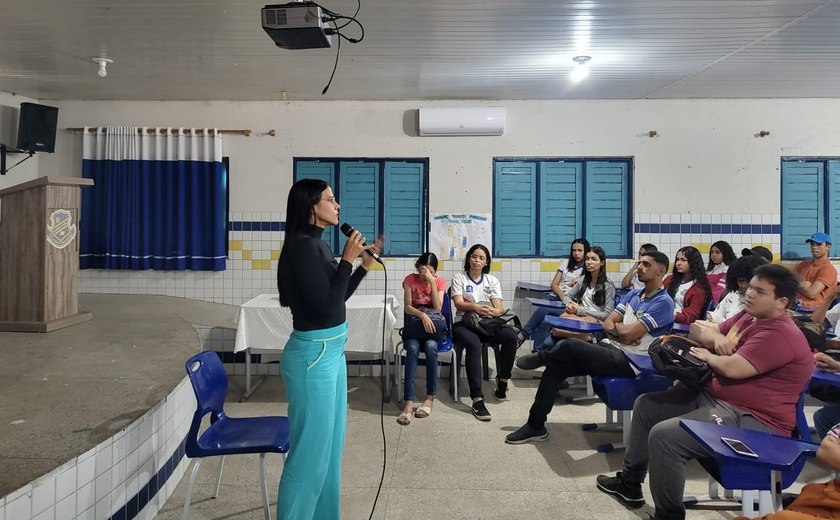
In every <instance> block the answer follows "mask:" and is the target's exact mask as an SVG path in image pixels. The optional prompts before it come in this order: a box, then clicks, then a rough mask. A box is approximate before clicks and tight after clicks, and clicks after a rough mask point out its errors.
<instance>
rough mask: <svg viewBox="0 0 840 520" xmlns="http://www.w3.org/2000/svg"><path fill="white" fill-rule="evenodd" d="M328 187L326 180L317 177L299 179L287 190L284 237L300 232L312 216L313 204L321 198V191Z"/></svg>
mask: <svg viewBox="0 0 840 520" xmlns="http://www.w3.org/2000/svg"><path fill="white" fill-rule="evenodd" d="M327 188H329V186H328V185H327V183H326V182H324V181H322V180H318V179H301V180H299V181H297V182H296V183H294V184H293V185H292V189H291V190H289V200H288V201H287V202H286V237H287V239H288V237H290V236H292V235H296V234H297V233H300V232H301V231H302V230H303V229H304V228H305V227H306V226H307V225H309V218H310V217H311V216H312V210H313V208H314V207H315V204H318V202H320V200H321V193H323V191H324V190H325V189H327Z"/></svg>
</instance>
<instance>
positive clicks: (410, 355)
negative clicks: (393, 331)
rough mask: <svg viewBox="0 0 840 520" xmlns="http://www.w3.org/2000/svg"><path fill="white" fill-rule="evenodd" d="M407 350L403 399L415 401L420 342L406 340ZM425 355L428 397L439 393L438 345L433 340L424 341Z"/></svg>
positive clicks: (404, 345) (404, 344) (417, 340)
mask: <svg viewBox="0 0 840 520" xmlns="http://www.w3.org/2000/svg"><path fill="white" fill-rule="evenodd" d="M403 347H404V348H405V389H404V390H403V399H405V400H406V401H414V397H415V396H414V380H415V379H416V374H417V359H418V357H419V356H420V340H419V339H406V340H405V341H404V342H403ZM423 353H424V354H425V355H426V395H435V394H436V393H437V377H438V362H437V358H438V343H437V341H435V340H433V339H427V340H425V341H424V346H423Z"/></svg>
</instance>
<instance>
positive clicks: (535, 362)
mask: <svg viewBox="0 0 840 520" xmlns="http://www.w3.org/2000/svg"><path fill="white" fill-rule="evenodd" d="M543 365H545V363H543V361H542V357H541V356H540V353H539V352H535V353H533V354H525V355H524V356H519V357H518V358H516V366H518V367H519V368H521V369H522V370H534V369H537V368H540V367H541V366H543Z"/></svg>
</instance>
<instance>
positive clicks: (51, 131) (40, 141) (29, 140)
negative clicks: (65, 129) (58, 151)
mask: <svg viewBox="0 0 840 520" xmlns="http://www.w3.org/2000/svg"><path fill="white" fill-rule="evenodd" d="M57 124H58V108H56V107H50V106H47V105H38V104H36V103H21V104H20V120H19V122H18V138H17V149H18V150H24V151H27V152H48V153H53V152H54V151H55V129H56V125H57Z"/></svg>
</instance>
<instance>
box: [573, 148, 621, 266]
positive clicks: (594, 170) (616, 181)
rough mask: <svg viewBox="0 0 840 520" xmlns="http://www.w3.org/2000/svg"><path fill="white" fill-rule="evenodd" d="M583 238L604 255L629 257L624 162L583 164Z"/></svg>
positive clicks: (589, 162)
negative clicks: (584, 183) (600, 249)
mask: <svg viewBox="0 0 840 520" xmlns="http://www.w3.org/2000/svg"><path fill="white" fill-rule="evenodd" d="M585 211H586V227H585V229H584V236H585V237H586V239H587V240H589V243H590V244H592V245H599V246H601V247H603V248H604V251H606V253H607V256H612V257H622V256H630V249H629V248H630V240H629V230H630V222H631V216H630V175H629V165H628V163H626V162H610V161H587V162H586V200H585Z"/></svg>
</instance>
